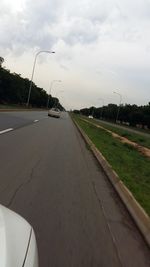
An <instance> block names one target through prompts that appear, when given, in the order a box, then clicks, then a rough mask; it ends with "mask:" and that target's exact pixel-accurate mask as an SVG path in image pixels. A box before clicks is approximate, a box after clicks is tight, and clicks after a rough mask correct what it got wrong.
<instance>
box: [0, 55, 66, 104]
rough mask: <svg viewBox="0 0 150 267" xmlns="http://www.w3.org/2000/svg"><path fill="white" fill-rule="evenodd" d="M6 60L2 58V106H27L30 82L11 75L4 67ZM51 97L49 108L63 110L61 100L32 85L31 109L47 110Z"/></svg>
mask: <svg viewBox="0 0 150 267" xmlns="http://www.w3.org/2000/svg"><path fill="white" fill-rule="evenodd" d="M3 62H4V59H3V58H2V57H0V104H4V105H8V104H9V105H12V104H16V105H20V106H25V105H26V102H27V98H28V92H29V87H30V80H29V79H27V78H22V77H21V74H17V73H15V72H14V73H11V72H10V70H8V69H6V68H5V67H2V64H3ZM48 97H49V108H51V107H53V106H57V107H58V108H60V109H63V107H62V106H61V104H60V103H59V99H58V98H55V97H52V96H51V95H49V96H48V94H47V92H46V91H45V90H44V89H43V88H40V87H38V86H37V85H36V84H35V83H32V91H31V96H30V107H37V108H46V107H47V101H48Z"/></svg>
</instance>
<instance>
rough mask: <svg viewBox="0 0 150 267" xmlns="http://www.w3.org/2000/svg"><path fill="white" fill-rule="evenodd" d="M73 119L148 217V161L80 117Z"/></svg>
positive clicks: (149, 191) (149, 182)
mask: <svg viewBox="0 0 150 267" xmlns="http://www.w3.org/2000/svg"><path fill="white" fill-rule="evenodd" d="M73 119H74V120H75V121H76V122H77V123H78V124H79V126H80V127H81V128H82V129H83V130H84V131H85V133H86V134H87V135H88V137H89V138H90V139H91V140H92V142H93V143H94V144H95V145H96V147H97V148H98V149H99V151H100V152H101V153H102V154H103V156H104V157H105V158H106V160H107V161H108V162H109V163H110V165H111V166H112V167H113V169H114V170H115V171H116V173H117V174H118V175H119V177H120V179H121V180H122V181H123V182H124V184H125V185H126V186H127V187H128V188H129V190H130V191H131V192H132V193H133V195H134V197H135V198H136V199H137V201H138V202H139V203H140V204H141V206H142V207H143V208H144V209H145V211H146V212H147V213H148V214H149V215H150V177H149V174H150V159H149V158H147V157H145V156H143V155H142V154H141V153H140V152H138V151H137V150H136V149H135V148H134V147H132V146H131V145H129V144H123V143H121V142H120V141H119V140H118V139H115V138H113V137H112V135H111V134H110V133H108V132H106V131H105V130H103V129H101V128H97V127H96V126H94V125H92V124H90V123H88V122H85V121H83V120H82V119H81V117H80V116H77V115H73Z"/></svg>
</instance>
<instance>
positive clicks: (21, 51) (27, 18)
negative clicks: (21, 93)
mask: <svg viewBox="0 0 150 267" xmlns="http://www.w3.org/2000/svg"><path fill="white" fill-rule="evenodd" d="M40 50H50V51H55V52H56V54H46V53H43V54H41V55H39V57H38V60H37V64H36V69H35V75H34V82H35V83H36V84H37V85H38V86H40V87H43V88H44V89H45V90H46V91H47V92H48V91H49V87H50V83H51V81H52V80H58V79H59V80H62V82H61V83H58V82H55V83H54V84H53V88H52V95H53V96H58V97H59V98H60V100H61V102H62V104H63V105H64V106H65V107H66V108H67V109H70V108H73V109H74V108H82V107H89V106H92V105H95V106H97V107H98V106H101V105H102V103H103V101H104V103H105V104H108V103H115V104H117V103H118V102H119V95H117V94H113V91H116V92H118V93H120V94H121V95H122V99H123V100H122V101H123V103H130V104H133V103H135V104H138V105H144V104H147V103H148V102H150V0H132V1H131V0H76V1H75V0H13V1H12V0H0V56H2V57H4V59H5V63H4V66H5V67H6V68H8V69H10V70H11V72H17V73H20V74H21V75H22V77H28V78H31V72H32V66H33V61H34V56H35V54H36V52H38V51H40ZM62 91H63V92H62Z"/></svg>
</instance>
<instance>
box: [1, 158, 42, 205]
mask: <svg viewBox="0 0 150 267" xmlns="http://www.w3.org/2000/svg"><path fill="white" fill-rule="evenodd" d="M40 161H41V159H39V160H38V161H37V162H36V164H35V165H34V166H33V167H32V169H31V172H30V175H29V179H28V180H27V181H25V182H23V183H21V184H20V185H19V186H18V187H17V188H16V190H15V191H14V193H13V195H12V197H11V199H10V200H9V202H8V204H7V205H6V206H7V207H8V208H9V207H10V206H11V205H12V203H13V201H14V199H15V197H16V195H17V193H18V192H19V191H20V189H21V188H22V187H23V186H25V185H27V184H29V183H30V182H31V181H32V180H33V174H34V170H35V168H36V166H37V165H38V164H39V163H40Z"/></svg>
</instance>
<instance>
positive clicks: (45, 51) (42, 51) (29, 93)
mask: <svg viewBox="0 0 150 267" xmlns="http://www.w3.org/2000/svg"><path fill="white" fill-rule="evenodd" d="M41 53H49V54H54V53H55V52H54V51H52V52H51V51H47V50H41V51H39V52H37V53H36V55H35V58H34V63H33V68H32V75H31V82H30V88H29V92H28V99H27V103H26V106H27V107H28V106H29V102H30V95H31V89H32V81H33V76H34V71H35V65H36V60H37V56H38V55H39V54H41Z"/></svg>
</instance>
